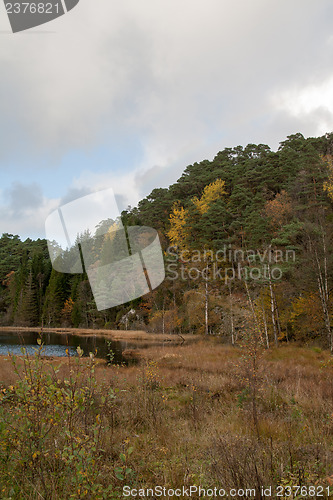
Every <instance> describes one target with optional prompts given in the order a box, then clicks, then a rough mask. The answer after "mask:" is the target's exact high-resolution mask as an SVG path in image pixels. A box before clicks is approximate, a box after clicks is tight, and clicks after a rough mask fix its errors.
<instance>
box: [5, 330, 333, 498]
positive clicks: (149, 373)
mask: <svg viewBox="0 0 333 500" xmlns="http://www.w3.org/2000/svg"><path fill="white" fill-rule="evenodd" d="M14 364H15V365H16V368H15V366H14ZM14 364H13V360H11V359H10V358H9V357H6V358H2V360H1V364H0V381H1V384H2V385H1V404H0V460H1V467H0V486H1V489H0V492H1V491H2V493H1V495H0V497H1V498H2V499H9V498H13V499H14V498H15V499H16V498H17V499H30V498H31V499H35V498H36V499H37V498H45V499H62V500H63V499H67V498H89V499H98V498H118V497H119V498H120V497H122V496H123V488H124V486H128V488H131V489H132V490H133V489H134V490H138V489H139V488H154V487H156V486H161V487H165V488H167V490H168V489H169V490H170V489H175V488H183V487H185V488H186V487H190V486H196V487H198V486H201V487H202V488H204V489H208V488H214V487H217V488H220V489H221V488H223V489H224V491H225V496H224V498H271V497H272V498H275V497H276V492H277V491H278V492H281V495H280V496H279V498H314V497H318V498H319V497H321V498H327V497H328V490H327V487H329V486H330V485H333V446H332V445H333V383H332V375H333V359H332V357H331V356H330V355H329V353H328V352H325V351H321V350H320V349H319V348H313V349H310V348H300V347H292V346H285V347H279V348H278V349H271V350H269V351H262V350H260V349H257V348H254V347H253V346H251V345H250V346H248V345H247V346H246V345H244V347H242V348H232V347H230V346H224V345H222V344H220V343H219V342H218V341H216V340H214V339H212V340H207V341H200V342H198V343H195V344H191V345H187V344H186V343H185V344H184V345H183V346H164V347H152V348H148V349H145V350H144V351H143V356H142V357H141V358H140V360H139V362H138V364H136V365H133V366H129V367H123V366H107V365H106V363H105V362H104V361H102V360H96V359H94V358H77V359H76V360H74V359H73V358H68V359H65V360H62V361H61V360H52V361H47V360H43V359H42V358H39V357H38V356H36V358H35V359H33V358H32V359H25V360H24V359H22V358H18V359H16V360H14ZM279 485H280V486H281V489H280V490H276V488H277V487H278V486H279ZM310 486H311V487H312V488H314V489H310ZM261 487H266V488H268V487H272V488H273V490H272V491H273V492H274V491H275V494H273V493H272V496H271V497H270V496H267V495H266V496H264V495H263V493H262V490H261ZM288 487H289V488H291V490H289V489H288ZM298 487H300V488H298ZM301 487H303V490H301ZM322 488H323V489H322ZM246 489H248V490H249V491H248V493H246ZM251 489H254V493H255V496H253V492H252V493H251V492H250V490H251ZM167 490H166V496H165V497H166V498H172V497H173V496H172V495H171V494H170V491H169V494H168V491H167ZM124 491H125V490H124ZM126 491H128V490H126ZM193 491H194V490H192V493H193ZM230 491H232V493H233V491H235V492H236V494H235V495H234V494H232V495H231V494H230ZM290 491H291V492H292V495H288V493H290ZM208 493H209V492H208ZM208 493H207V492H206V495H205V494H202V495H201V498H211V495H209V494H208ZM301 493H302V495H301V496H297V495H300V494H301ZM320 493H322V496H320ZM132 497H134V495H132ZM138 498H139V496H138ZM151 498H155V497H152V496H151ZM174 498H176V497H174ZM178 498H179V496H178ZM180 498H186V494H184V495H183V493H182V494H181V496H180ZM192 498H199V493H195V492H194V493H193V494H192Z"/></svg>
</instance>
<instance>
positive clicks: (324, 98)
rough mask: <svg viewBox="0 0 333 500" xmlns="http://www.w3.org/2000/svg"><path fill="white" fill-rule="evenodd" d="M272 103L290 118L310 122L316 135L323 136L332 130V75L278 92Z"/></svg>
mask: <svg viewBox="0 0 333 500" xmlns="http://www.w3.org/2000/svg"><path fill="white" fill-rule="evenodd" d="M272 103H273V105H274V106H275V108H276V109H277V110H280V111H281V110H282V111H285V112H286V113H288V114H290V115H291V116H292V117H295V118H298V119H300V118H301V119H302V120H303V121H310V120H311V121H312V122H313V124H314V126H315V134H316V135H322V134H325V133H326V132H328V131H330V130H333V75H331V76H329V77H328V78H326V79H325V80H324V81H317V82H314V83H311V84H309V85H306V86H304V87H300V86H294V87H293V88H291V89H286V90H282V91H279V92H277V93H276V94H275V95H274V96H273V97H272Z"/></svg>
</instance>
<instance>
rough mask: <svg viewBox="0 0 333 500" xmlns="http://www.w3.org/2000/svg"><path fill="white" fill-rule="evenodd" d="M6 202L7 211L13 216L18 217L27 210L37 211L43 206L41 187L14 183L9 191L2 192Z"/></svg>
mask: <svg viewBox="0 0 333 500" xmlns="http://www.w3.org/2000/svg"><path fill="white" fill-rule="evenodd" d="M4 196H5V199H6V200H7V201H8V209H9V211H10V212H11V213H12V214H13V215H19V214H20V213H21V212H23V211H25V210H27V209H37V208H39V207H40V206H41V205H42V204H43V193H42V189H41V187H40V186H39V185H38V184H36V183H32V184H22V183H20V182H14V183H13V184H12V186H11V187H10V188H9V189H6V190H5V191H4Z"/></svg>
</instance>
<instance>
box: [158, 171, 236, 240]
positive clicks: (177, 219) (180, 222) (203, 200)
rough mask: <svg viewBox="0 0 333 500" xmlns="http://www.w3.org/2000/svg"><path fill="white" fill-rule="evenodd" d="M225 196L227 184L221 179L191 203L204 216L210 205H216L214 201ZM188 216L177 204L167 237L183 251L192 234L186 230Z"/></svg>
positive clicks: (207, 187) (170, 218)
mask: <svg viewBox="0 0 333 500" xmlns="http://www.w3.org/2000/svg"><path fill="white" fill-rule="evenodd" d="M225 194H227V192H226V190H225V182H224V181H222V180H221V179H217V180H216V181H214V182H212V183H211V184H208V186H206V187H205V189H204V191H203V193H202V195H201V197H200V198H198V197H196V196H195V197H194V198H192V200H191V201H192V202H193V203H194V205H195V206H196V208H197V209H198V210H199V212H200V214H202V215H203V214H205V213H206V212H208V210H209V207H210V205H211V204H212V203H214V201H216V200H218V199H219V198H221V196H223V195H225ZM187 216H188V211H187V210H186V209H185V208H184V207H183V206H182V205H180V203H179V201H178V202H176V203H175V204H174V205H173V207H172V212H171V214H170V217H169V221H170V229H169V231H168V233H167V235H168V238H169V239H170V241H171V243H173V244H174V245H177V246H178V247H179V248H181V249H183V248H185V247H186V243H187V241H188V239H189V237H190V234H189V232H188V230H187V229H186V218H187Z"/></svg>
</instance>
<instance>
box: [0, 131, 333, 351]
mask: <svg viewBox="0 0 333 500" xmlns="http://www.w3.org/2000/svg"><path fill="white" fill-rule="evenodd" d="M332 199H333V134H326V135H325V136H323V137H319V138H308V139H305V138H304V137H303V136H302V134H295V135H291V136H289V137H288V138H287V139H286V140H285V141H283V142H281V144H280V147H279V149H278V151H276V152H274V151H271V150H270V148H269V147H268V146H266V145H264V144H259V145H255V144H249V145H247V146H246V147H245V148H243V147H241V146H237V147H235V148H226V149H224V150H223V151H220V152H219V153H218V154H217V155H216V156H215V158H214V159H213V160H212V161H208V160H203V161H201V162H200V163H194V164H193V165H189V166H188V167H186V169H185V171H184V173H183V174H182V176H181V177H180V179H179V180H178V181H177V182H176V183H175V184H173V185H171V186H170V187H169V188H158V189H154V190H153V191H152V192H151V194H150V195H149V196H147V197H146V198H144V199H143V200H142V201H140V202H139V204H138V206H137V207H135V208H131V207H129V208H128V209H127V210H125V211H124V212H122V221H123V224H124V225H125V226H131V225H145V226H150V227H153V228H155V229H156V230H157V231H158V232H159V235H160V240H161V243H162V247H163V250H164V253H165V265H166V279H165V281H164V282H163V283H162V284H161V285H160V286H159V287H158V288H157V289H156V290H154V291H153V292H152V293H150V294H148V295H146V296H144V297H142V298H140V299H136V300H135V301H133V302H131V303H127V304H124V305H122V306H118V307H115V308H112V309H109V310H105V311H101V312H99V311H97V308H96V305H95V302H94V299H93V296H92V292H91V289H90V285H89V281H88V279H87V275H86V274H84V273H83V274H75V275H74V274H73V275H71V274H62V273H58V272H56V271H55V270H54V269H52V266H51V262H50V259H49V255H48V249H47V243H46V241H45V240H40V239H39V240H37V241H33V240H30V239H27V240H26V241H24V242H22V241H20V238H19V237H18V236H14V235H10V234H3V236H2V237H1V239H0V283H1V289H0V321H1V323H2V324H3V325H26V326H38V325H39V326H40V325H42V324H43V325H45V326H73V327H80V326H82V327H92V328H97V327H105V328H147V329H148V330H151V331H157V332H165V333H172V332H173V333H181V332H192V333H205V334H215V335H217V334H218V335H221V336H224V337H226V339H229V340H230V341H231V342H233V343H234V342H237V340H239V339H240V337H241V336H242V335H243V334H244V332H248V331H251V329H253V328H255V329H257V331H258V332H260V336H261V337H262V339H263V342H265V343H266V344H267V345H269V344H270V343H272V342H274V343H278V342H280V341H291V340H298V341H300V342H312V341H316V342H318V343H321V344H323V345H326V346H327V347H330V348H331V347H332V326H333V325H332V324H331V318H332V312H333V301H332V291H333V259H332V253H333V245H332V235H333V231H332V222H333V204H332ZM104 229H105V228H104ZM104 229H103V231H104ZM103 231H102V232H103ZM107 234H108V233H106V236H105V238H107ZM102 245H103V241H102Z"/></svg>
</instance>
